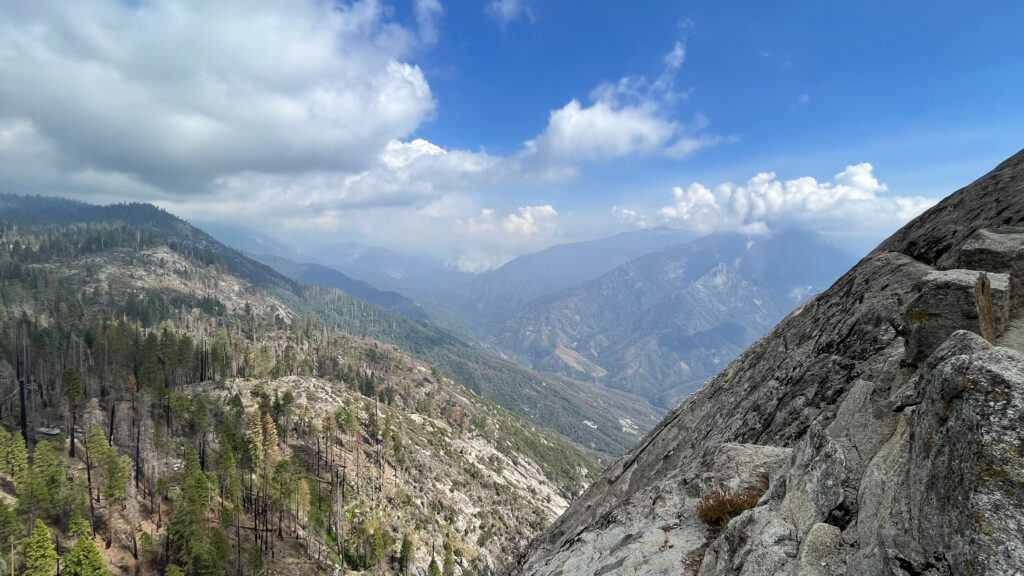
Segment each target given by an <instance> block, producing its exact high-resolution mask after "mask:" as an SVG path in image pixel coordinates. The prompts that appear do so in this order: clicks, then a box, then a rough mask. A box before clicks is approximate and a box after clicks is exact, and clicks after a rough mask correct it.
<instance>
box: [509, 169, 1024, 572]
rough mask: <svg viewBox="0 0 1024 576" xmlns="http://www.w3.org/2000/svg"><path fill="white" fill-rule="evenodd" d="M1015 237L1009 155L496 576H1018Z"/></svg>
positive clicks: (896, 238) (825, 299)
mask: <svg viewBox="0 0 1024 576" xmlns="http://www.w3.org/2000/svg"><path fill="white" fill-rule="evenodd" d="M1022 225H1024V151H1022V152H1020V153H1018V154H1017V155H1015V156H1014V157H1012V158H1010V159H1009V160H1007V161H1006V162H1004V163H1003V164H1001V165H1000V166H999V167H997V168H996V169H995V170H993V171H992V172H990V173H989V174H987V175H985V176H984V177H982V178H981V179H979V180H978V181H976V182H974V183H973V184H971V185H970V186H967V187H965V188H963V189H961V190H959V191H957V192H956V193H954V194H953V195H951V196H950V197H948V198H946V199H945V200H944V201H942V202H940V203H939V204H938V205H936V206H935V207H934V208H932V209H931V210H929V211H928V212H926V213H925V214H923V215H922V216H920V217H919V218H917V219H915V220H914V221H913V222H911V223H910V224H908V225H907V226H905V227H904V228H903V229H901V230H900V231H899V232H897V233H896V234H895V235H893V236H892V237H891V238H889V239H888V240H886V241H885V242H884V243H882V245H880V246H879V247H878V248H877V249H876V250H874V251H873V252H872V253H871V254H869V255H868V256H867V257H866V258H864V260H862V261H861V262H860V263H859V264H858V265H857V266H855V267H854V268H853V269H852V270H851V271H850V272H848V273H847V274H846V275H845V276H843V277H842V278H841V279H840V280H839V281H837V282H836V284H835V285H833V286H832V287H831V288H830V289H829V290H827V291H826V292H824V293H822V294H820V295H818V296H816V297H814V298H812V299H811V300H810V301H808V302H807V303H806V304H804V305H803V306H802V307H801V308H800V309H798V310H796V311H795V312H793V313H792V314H791V315H790V316H789V317H788V318H786V319H785V320H784V321H783V322H781V323H780V324H779V325H778V326H777V327H776V328H775V329H774V330H773V331H771V332H770V333H769V334H768V335H766V336H765V337H764V338H762V339H761V340H760V341H759V342H757V343H756V344H754V345H753V346H751V347H750V348H749V349H748V350H747V351H746V352H745V353H744V354H743V355H742V356H741V357H740V358H738V359H737V360H736V361H734V362H733V363H732V364H731V365H730V366H729V367H728V368H726V369H725V370H724V371H723V372H721V373H720V374H719V375H718V376H716V377H715V378H714V379H712V380H711V381H710V382H708V383H707V384H706V385H705V386H704V387H703V388H702V389H701V390H700V391H699V392H697V393H696V394H694V395H693V396H691V397H690V398H688V399H686V400H685V401H684V402H682V403H681V404H680V405H679V406H677V407H676V408H675V409H674V410H672V411H671V412H670V413H669V414H668V416H666V418H665V419H664V420H663V421H662V422H661V423H660V424H659V425H658V426H657V427H656V428H655V429H654V430H653V431H651V432H650V433H649V434H648V435H647V437H646V438H644V439H643V441H641V442H640V444H638V445H637V446H636V447H635V448H634V449H633V450H632V451H631V452H630V453H629V454H627V455H626V456H625V457H623V458H622V459H621V460H619V461H618V462H616V463H615V464H614V465H612V466H611V467H610V468H609V469H608V470H606V471H605V472H604V474H603V475H602V476H601V478H600V479H598V480H597V481H596V482H595V483H594V485H593V486H591V488H590V489H589V490H587V492H586V493H585V494H584V495H583V496H582V497H581V498H580V499H578V500H577V501H576V502H574V503H573V504H572V505H571V506H570V508H569V509H568V511H566V513H565V514H564V515H563V516H562V517H561V518H559V520H558V521H557V522H556V523H555V524H554V525H553V526H552V527H551V528H550V529H549V530H548V531H547V532H546V533H544V534H543V535H542V536H541V537H539V538H538V539H536V540H535V541H534V542H533V543H532V544H531V546H530V547H529V548H528V549H527V550H526V551H524V553H523V554H522V555H521V556H520V557H519V558H518V560H517V561H516V562H515V563H514V564H513V565H512V566H510V567H509V569H508V571H509V573H510V574H513V575H527V574H528V575H551V576H570V575H594V576H611V575H632V574H651V575H654V574H666V575H667V574H672V575H678V574H700V575H701V576H711V575H726V574H729V575H732V574H736V575H748V574H749V575H798V574H808V575H839V574H850V575H853V574H865V575H874V574H879V575H881V574H885V575H936V576H937V575H947V574H948V575H952V574H964V575H980V574H1024V458H1022V454H1021V453H1020V452H1021V450H1022V449H1024V433H1022V431H1021V426H1020V425H1021V419H1022V418H1024V355H1022V350H1024V319H1022V317H1024V228H1022ZM741 492H742V493H746V494H750V493H755V494H761V496H760V498H759V499H758V500H757V502H756V505H755V506H753V507H752V508H749V509H747V510H745V511H743V512H742V513H740V514H738V515H732V516H730V517H728V518H725V519H724V520H722V521H721V522H716V523H709V519H708V518H707V517H706V516H703V515H702V514H698V512H697V509H698V505H699V504H700V503H701V502H702V499H705V498H706V497H708V496H709V495H710V494H716V493H717V494H736V493H741ZM751 503H752V502H751ZM730 518H731V519H730Z"/></svg>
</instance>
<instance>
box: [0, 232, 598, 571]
mask: <svg viewBox="0 0 1024 576" xmlns="http://www.w3.org/2000/svg"><path fill="white" fill-rule="evenodd" d="M0 241H2V242H0V394H2V395H3V397H4V406H3V407H4V410H3V418H2V419H0V423H2V424H3V425H4V426H5V427H6V429H7V430H10V431H13V432H15V433H16V434H17V433H18V432H19V430H18V428H19V427H20V422H19V420H21V417H22V416H23V417H24V422H25V426H24V430H25V432H26V437H27V439H28V440H29V446H30V447H33V445H36V448H35V449H38V443H39V442H40V441H42V440H44V439H45V438H47V437H49V436H52V435H53V434H54V432H52V431H48V430H51V429H52V430H58V431H60V430H67V429H68V428H65V424H66V423H67V424H68V425H69V427H71V428H73V426H71V424H70V423H69V420H68V407H67V405H66V404H65V403H64V402H63V398H65V396H67V397H71V396H72V394H73V393H71V392H69V390H68V389H67V388H65V377H64V376H63V373H64V372H63V371H64V370H65V369H67V368H77V369H78V371H79V373H80V374H81V378H82V383H83V386H82V389H81V390H80V391H79V393H80V394H81V395H82V396H83V398H82V399H81V401H80V406H79V410H78V411H79V412H80V413H81V418H82V420H81V423H80V425H79V428H80V429H81V431H80V432H79V433H78V434H77V435H76V436H77V439H78V445H79V456H78V457H79V458H83V456H82V452H81V451H82V450H83V446H84V445H85V444H86V442H85V436H86V434H85V432H88V431H90V430H91V429H92V427H93V425H95V424H102V425H101V426H100V429H101V430H102V432H104V433H108V434H109V438H110V443H111V444H112V445H113V446H115V447H116V448H117V449H118V450H119V451H120V453H121V454H122V455H124V456H126V457H130V458H132V459H134V463H135V464H137V465H138V467H137V468H136V469H137V470H138V471H139V472H138V473H139V478H140V479H139V481H138V482H136V484H135V487H136V488H137V490H138V493H139V495H138V496H137V497H136V496H135V492H134V491H133V492H131V494H132V498H133V500H130V501H128V503H127V506H125V507H124V510H123V511H121V510H113V509H112V508H111V506H112V505H111V504H108V503H107V502H106V500H105V498H107V497H108V496H107V494H108V493H107V492H103V497H104V500H102V501H101V504H102V505H103V507H104V508H107V509H109V510H110V512H109V514H110V516H108V517H107V518H106V519H101V518H99V517H97V518H96V522H100V521H104V522H108V521H112V522H113V523H114V524H116V526H115V527H114V528H113V531H114V534H115V535H116V538H115V543H117V544H118V547H119V548H121V547H122V544H120V543H121V542H122V541H123V542H124V544H123V548H121V556H122V557H123V556H124V552H125V550H128V551H129V552H130V551H131V550H133V549H134V548H133V547H132V543H134V542H136V537H137V536H138V537H141V533H140V530H139V529H138V528H137V526H140V525H142V524H145V525H146V526H147V530H148V531H149V532H151V534H148V535H149V536H151V537H152V538H153V539H155V541H156V542H157V543H158V544H159V543H160V540H161V539H162V538H166V539H170V540H173V539H174V538H175V537H176V536H175V534H180V532H174V531H175V530H177V529H176V528H174V527H175V526H176V522H177V520H176V516H175V514H174V513H173V511H176V510H181V509H182V507H183V506H185V505H186V504H185V500H186V499H187V497H185V496H184V495H183V493H177V492H176V491H172V493H171V497H170V498H165V499H164V500H167V502H166V506H164V503H161V504H160V508H161V509H162V508H164V507H166V508H167V509H168V510H169V511H172V514H171V518H170V524H169V527H168V526H165V527H164V529H163V530H161V529H160V527H159V526H156V527H153V523H155V522H157V521H158V520H159V516H158V515H157V512H156V511H155V509H154V508H152V506H153V502H151V499H152V498H153V490H154V487H155V486H156V485H157V484H158V483H159V482H168V483H169V485H170V486H175V487H179V486H181V487H182V488H181V490H185V489H186V488H185V487H184V486H187V482H185V481H183V479H182V477H181V476H180V475H179V472H180V469H181V456H182V454H183V453H184V452H185V451H186V450H187V449H193V448H196V447H198V457H199V458H201V459H202V460H201V462H202V466H203V470H204V471H205V472H208V473H209V474H210V478H208V479H207V481H208V482H210V483H214V482H218V476H216V475H214V470H216V473H217V475H219V484H218V486H219V488H220V490H219V496H220V497H221V500H217V493H218V491H216V490H215V491H214V495H213V496H212V498H213V499H214V501H216V502H217V504H218V506H220V505H223V506H228V505H229V498H228V497H227V496H225V489H226V487H227V484H228V482H229V481H230V480H232V478H231V477H230V476H226V475H225V474H224V473H223V471H224V470H225V469H231V468H232V467H235V466H236V465H237V466H239V467H242V466H251V467H256V468H258V466H256V465H255V464H252V461H253V460H252V457H251V453H252V452H251V448H250V446H251V442H252V441H253V440H252V439H253V437H254V436H253V433H252V424H251V422H250V423H249V424H248V429H249V432H248V434H249V436H248V440H247V442H242V441H241V434H242V433H243V428H244V427H245V426H246V424H245V422H246V420H245V418H243V416H242V415H243V414H244V415H246V416H249V415H252V414H255V415H256V416H257V417H259V416H260V415H263V420H264V427H265V428H267V425H266V424H265V422H267V421H268V420H267V419H268V418H270V419H272V420H273V422H274V425H275V426H276V431H277V432H278V433H279V434H280V440H281V441H280V446H278V445H273V446H272V448H273V450H268V451H267V454H273V456H274V458H275V459H279V462H278V463H279V464H280V463H281V462H284V463H285V466H286V468H283V469H282V468H280V467H277V468H274V467H272V468H273V476H272V480H271V482H272V484H271V486H273V487H274V493H273V494H270V493H267V488H266V486H264V488H263V491H264V493H263V496H262V499H263V502H264V504H263V506H264V507H266V505H267V504H266V502H267V501H268V500H269V499H273V501H275V502H276V503H275V504H274V506H275V507H276V508H275V515H276V516H277V518H276V521H275V522H276V526H277V529H276V531H277V532H278V537H277V541H278V543H277V544H273V543H270V542H271V541H272V540H273V538H271V537H270V535H271V534H272V533H273V532H274V531H275V530H272V529H268V530H267V532H268V534H267V535H264V536H263V537H262V540H261V541H262V542H265V543H269V544H264V552H263V555H264V556H265V558H263V561H266V562H267V563H268V564H269V565H270V567H271V568H273V569H274V570H275V571H284V570H285V569H287V567H288V566H292V567H294V566H307V567H309V569H310V570H314V571H319V570H323V569H325V568H326V569H333V567H332V566H331V564H334V565H337V564H338V563H340V559H338V558H337V557H335V559H333V560H331V559H329V557H328V554H326V553H325V554H321V553H320V552H319V550H324V549H326V550H328V551H330V550H336V554H337V555H345V556H346V557H348V560H347V561H348V562H349V564H348V565H349V567H350V568H351V567H353V565H355V566H356V567H357V568H358V567H359V566H360V565H365V564H366V556H367V554H366V552H365V550H367V549H369V543H370V539H369V536H368V534H370V533H371V531H372V532H376V533H379V534H383V535H384V536H383V541H384V542H385V544H384V545H385V546H386V547H389V548H396V544H397V540H400V539H401V537H402V536H403V535H407V536H409V537H410V538H411V540H412V542H413V551H412V553H413V556H414V557H415V559H414V564H415V565H416V566H418V567H419V568H423V569H425V567H426V565H427V562H428V560H429V559H430V557H431V552H432V544H433V542H434V541H437V540H438V539H439V538H441V539H443V540H444V541H445V542H448V543H451V544H453V545H455V546H456V547H457V548H458V549H459V551H460V553H461V556H462V558H463V560H462V562H463V566H464V569H465V570H469V569H470V568H472V569H474V570H477V571H487V570H489V569H492V568H494V567H495V565H496V564H499V563H502V562H504V561H506V560H507V559H508V558H509V557H510V556H511V554H512V553H514V552H515V551H516V550H518V549H521V547H522V546H523V545H525V543H526V542H527V539H528V538H529V537H530V536H532V535H533V534H535V533H536V532H537V531H538V530H539V529H540V528H541V527H542V526H544V525H546V524H547V523H549V522H550V521H551V520H552V519H554V518H555V517H556V516H557V514H558V513H559V512H561V511H562V510H563V509H564V508H565V506H566V505H567V500H568V499H570V498H572V497H573V496H574V495H575V494H577V493H578V492H579V491H581V490H582V488H583V487H584V486H585V485H586V484H587V483H588V482H589V480H590V478H591V477H592V474H594V473H596V471H597V470H598V469H599V468H598V467H597V464H596V463H595V462H594V460H593V458H592V457H591V456H590V455H589V454H587V453H586V452H585V451H584V450H582V449H580V448H579V447H577V446H575V445H573V444H571V443H570V442H569V441H567V440H565V439H564V438H561V437H560V436H558V435H557V434H554V433H552V432H549V431H547V430H544V429H540V428H538V427H536V426H534V425H532V424H530V423H528V422H526V421H524V420H523V419H521V418H519V417H517V416H514V415H512V414H511V413H509V412H508V411H506V410H504V409H501V408H499V407H497V406H495V405H494V404H492V403H490V402H488V401H486V400H485V399H483V398H481V397H479V396H477V395H476V394H473V393H472V392H470V391H469V390H467V389H465V388H464V387H463V386H461V385H459V384H458V383H457V382H455V381H453V380H451V379H450V378H446V377H444V376H443V375H441V374H440V373H439V372H438V371H437V370H436V369H435V368H432V367H431V366H429V365H428V364H426V363H425V362H423V361H421V360H419V359H416V358H413V357H411V356H409V355H407V354H406V353H404V352H402V351H401V350H398V349H396V348H395V347H394V346H391V345H387V344H384V343H381V342H379V341H375V340H372V339H369V338H363V337H357V336H352V335H350V334H344V333H339V332H337V331H333V330H329V329H327V328H326V327H324V326H323V325H322V324H320V323H319V322H317V321H316V319H314V318H309V317H303V316H302V315H301V314H300V313H298V312H297V311H295V310H293V309H291V308H290V307H289V306H288V305H287V304H286V303H284V302H282V301H281V300H279V299H277V298H275V297H274V296H272V295H269V294H268V293H267V292H266V291H264V290H262V289H261V288H259V287H258V286H256V285H254V284H252V283H251V282H248V281H246V280H244V279H241V278H239V277H237V276H233V275H231V274H229V273H227V272H226V271H225V270H224V267H223V265H218V264H214V265H210V264H207V263H206V262H204V261H202V260H198V259H196V258H193V257H190V256H188V255H186V254H184V253H182V252H181V251H178V250H175V249H172V248H171V247H170V246H169V245H168V243H166V242H165V241H163V240H162V239H160V238H157V237H152V236H147V235H145V234H143V235H140V234H139V232H138V230H136V229H132V228H130V227H128V226H126V225H124V224H121V223H106V222H99V223H91V224H69V225H67V226H62V227H58V226H42V227H35V226H25V225H21V226H17V227H14V226H10V225H7V224H3V223H0ZM15 366H16V367H17V368H15ZM15 373H16V374H17V379H15V378H11V377H9V376H13V375H14V374H15ZM16 382H22V383H27V385H26V386H25V387H26V388H27V391H26V392H27V396H28V398H27V401H26V404H24V405H22V407H20V408H19V407H18V404H17V402H11V399H12V397H15V398H16V397H17V396H18V393H19V390H20V388H19V386H18V385H17V384H16ZM81 404H85V406H82V405H81ZM72 409H73V408H72ZM258 421H259V420H258V419H257V422H258ZM108 431H109V432H108ZM4 439H6V440H4ZM9 440H10V436H9V435H0V445H2V446H3V447H4V453H5V454H6V444H4V442H7V441H9ZM106 442H107V440H106V437H104V438H103V444H104V445H106ZM57 444H58V452H59V451H60V450H59V448H62V447H63V438H61V439H59V440H58V441H57ZM89 450H93V448H92V447H90V448H89ZM94 457H95V454H94ZM267 457H268V458H269V457H270V456H267ZM214 462H216V468H214V464H213V463H214ZM246 462H249V464H246ZM68 464H69V465H70V470H69V472H70V473H72V475H74V476H76V477H77V478H78V480H79V483H81V482H84V481H85V478H84V477H86V476H87V474H88V473H87V472H85V470H84V469H83V468H84V465H85V462H83V461H82V460H78V459H75V458H74V457H72V458H71V459H70V460H69V462H68ZM92 465H94V466H95V462H93V464H92ZM290 466H298V467H301V468H300V469H298V470H295V471H293V469H292V468H289V467H290ZM3 468H4V470H3V471H0V474H6V473H7V472H6V468H7V467H6V466H4V467H3ZM128 469H129V470H130V469H131V467H130V466H129V467H128ZM266 470H267V469H264V471H265V472H266ZM252 472H253V473H254V474H258V473H259V470H258V469H257V470H252ZM91 474H92V477H91V479H90V480H89V482H94V481H96V482H98V480H97V479H96V478H97V472H96V471H95V469H94V470H93V471H92V473H91ZM296 474H297V475H298V478H300V479H302V481H304V482H305V483H306V485H307V489H306V495H305V496H304V498H305V499H306V500H307V501H306V502H301V501H300V499H299V498H297V496H298V492H299V488H297V487H293V488H291V489H287V488H283V487H282V485H283V484H284V483H287V482H293V481H292V480H289V479H288V478H291V477H294V476H295V475H296ZM232 475H233V474H232ZM60 476H62V477H63V476H65V474H61V475H60ZM127 477H128V474H127V473H124V475H123V478H125V479H126V478H127ZM294 482H299V480H295V481H294ZM8 484H9V483H5V485H8ZM296 486H297V485H296ZM240 490H243V493H244V494H245V498H244V500H245V502H246V504H245V507H244V510H245V512H244V515H245V517H243V518H240V520H241V523H242V525H243V526H245V525H249V526H251V525H252V524H253V523H254V522H256V520H254V515H258V514H257V513H256V512H254V509H255V508H257V506H258V505H257V504H254V503H253V501H254V500H255V501H258V500H260V497H259V496H253V495H252V491H253V490H259V488H258V487H257V488H253V485H252V483H251V482H250V483H246V482H244V481H243V482H242V486H241V487H240ZM287 490H291V491H292V492H291V496H288V492H287ZM166 491H167V490H166V489H164V492H166ZM322 491H323V499H321V492H322ZM60 492H61V493H60V498H59V499H58V498H57V497H56V496H57V495H56V494H54V497H55V501H57V502H61V503H63V502H68V503H69V505H71V506H75V507H76V509H78V510H80V511H82V510H84V511H83V512H81V513H83V514H93V515H95V514H94V513H93V512H92V508H90V506H89V505H84V506H83V505H82V502H78V503H77V504H75V503H73V502H74V499H75V498H77V497H78V494H79V493H78V492H72V490H71V489H70V488H69V487H64V488H61V489H60ZM327 493H329V494H330V496H331V497H330V499H329V501H328V502H324V500H327V499H328V498H327ZM31 494H32V493H30V492H27V491H25V484H24V483H23V481H22V479H21V477H19V478H18V480H17V495H18V498H19V499H22V500H24V502H22V506H21V507H20V508H19V509H21V510H24V511H26V513H27V514H35V512H34V511H33V510H34V508H33V507H38V508H39V509H40V510H42V509H44V504H45V503H44V504H40V503H39V502H38V501H37V500H38V499H37V500H32V499H31V498H30V496H31ZM179 494H182V495H181V496H179ZM314 495H315V496H314ZM293 499H294V504H293ZM310 499H313V500H312V501H310ZM62 505H63V504H62ZM230 506H231V511H232V514H236V513H238V512H239V510H240V509H241V505H240V504H238V503H237V502H236V503H233V504H230ZM300 507H305V509H306V510H307V512H306V513H305V514H300V513H299V508H300ZM96 508H97V509H100V508H99V505H97V507H96ZM313 508H315V509H316V510H317V511H318V512H319V513H320V516H317V515H315V514H314V513H313V511H312V510H313ZM146 510H148V511H149V512H148V513H146ZM292 510H294V513H293V512H292ZM329 510H333V512H331V513H329V512H328V511H329ZM292 514H293V515H294V518H292V517H291V516H292ZM48 516H49V515H48ZM52 516H53V517H54V518H56V520H55V521H54V522H55V524H54V525H55V526H57V527H58V528H61V529H65V530H66V529H67V528H66V527H67V515H66V514H57V513H54V514H52ZM97 516H105V514H102V515H97ZM151 516H152V518H151ZM265 516H266V512H264V513H263V517H265ZM140 518H141V519H142V520H140ZM151 520H152V522H151ZM228 524H230V522H228ZM214 526H215V525H214ZM284 527H287V528H288V529H289V532H290V534H289V538H288V539H287V540H285V539H283V538H282V536H281V532H282V531H283V530H284ZM213 529H215V527H214V528H211V530H213ZM246 534H247V533H242V535H243V536H242V537H241V538H239V536H238V532H237V531H234V532H232V531H226V533H224V534H221V535H222V536H224V537H225V538H228V537H230V538H231V539H233V540H234V541H233V542H232V541H230V540H229V541H228V543H229V544H231V546H232V548H234V547H238V553H239V555H241V554H242V552H243V551H244V550H243V549H244V548H245V547H246V546H248V543H247V542H248V538H247V537H246ZM339 534H341V536H339ZM346 535H347V536H346ZM177 537H180V536H177ZM300 537H301V538H302V541H300ZM122 538H123V540H122ZM346 539H347V540H346ZM387 542H391V544H387ZM268 545H269V546H270V547H271V548H272V549H276V550H277V552H276V555H275V554H273V553H271V554H267V553H266V549H267V547H268ZM156 548H157V552H155V553H154V554H155V556H156V557H157V558H158V559H157V560H154V563H157V564H159V563H161V562H167V561H171V560H173V558H168V557H167V556H166V555H162V554H161V553H160V552H159V550H160V549H162V548H163V546H162V545H160V546H156ZM176 548H177V544H175V545H174V546H168V550H171V549H176ZM347 548H351V550H347ZM343 549H345V551H344V552H343V551H342V550H343ZM313 550H317V552H313ZM385 552H387V553H388V555H389V557H390V555H392V554H395V553H396V550H390V549H389V550H387V551H385ZM246 553H247V554H248V552H246ZM172 554H174V555H178V553H177V552H172ZM182 554H183V553H182ZM321 556H322V557H321ZM231 557H232V558H234V554H232V555H231ZM160 558H162V560H160ZM142 562H143V561H142V560H140V563H142ZM366 567H369V566H364V568H366ZM153 568H157V566H153ZM147 570H148V567H147ZM163 572H164V570H163V569H159V570H156V573H163ZM214 572H216V571H215V570H211V573H214ZM125 573H129V572H128V571H126V572H125ZM221 573H224V572H223V571H222V572H221ZM231 573H234V570H231Z"/></svg>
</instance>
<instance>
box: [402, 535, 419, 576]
mask: <svg viewBox="0 0 1024 576" xmlns="http://www.w3.org/2000/svg"><path fill="white" fill-rule="evenodd" d="M415 557H416V550H415V549H414V548H413V546H412V538H409V535H408V534H406V535H404V536H402V551H401V553H400V554H399V560H400V562H401V565H402V574H405V575H406V576H408V574H409V570H410V569H411V568H412V563H413V560H414V559H415Z"/></svg>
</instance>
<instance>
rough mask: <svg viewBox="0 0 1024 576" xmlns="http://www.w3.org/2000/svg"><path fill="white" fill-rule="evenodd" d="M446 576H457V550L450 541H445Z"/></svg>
mask: <svg viewBox="0 0 1024 576" xmlns="http://www.w3.org/2000/svg"><path fill="white" fill-rule="evenodd" d="M443 564H444V568H443V571H444V576H454V574H455V550H454V548H453V547H452V543H451V541H449V540H445V541H444V561H443Z"/></svg>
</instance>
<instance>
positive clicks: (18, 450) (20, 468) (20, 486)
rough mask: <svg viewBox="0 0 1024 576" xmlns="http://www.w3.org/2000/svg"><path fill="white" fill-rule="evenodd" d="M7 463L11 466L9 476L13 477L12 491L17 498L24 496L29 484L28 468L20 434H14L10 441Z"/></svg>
mask: <svg viewBox="0 0 1024 576" xmlns="http://www.w3.org/2000/svg"><path fill="white" fill-rule="evenodd" d="M7 461H8V462H9V463H10V466H11V468H10V469H11V474H13V475H14V490H15V492H17V493H18V495H19V496H22V495H24V494H25V493H26V492H27V491H28V488H29V485H30V484H31V478H30V477H29V472H30V470H29V467H28V449H27V448H25V438H24V437H23V436H22V435H21V434H14V438H13V439H12V440H11V450H10V452H8V454H7Z"/></svg>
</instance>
